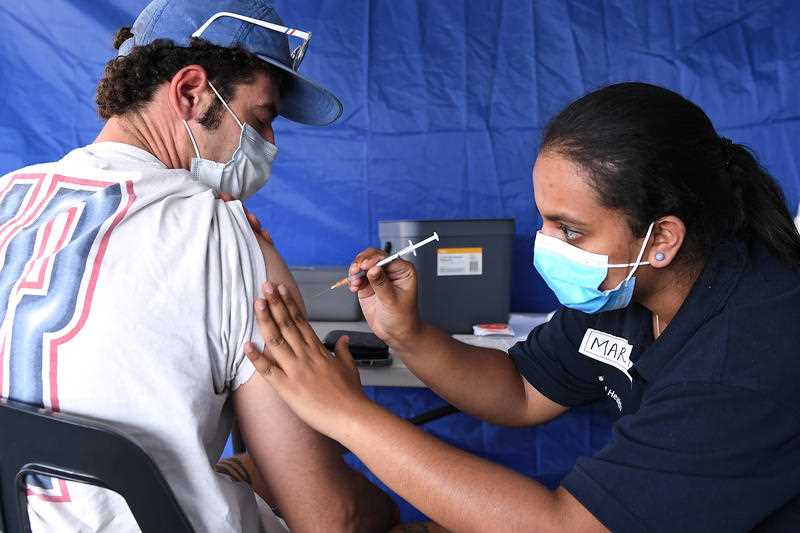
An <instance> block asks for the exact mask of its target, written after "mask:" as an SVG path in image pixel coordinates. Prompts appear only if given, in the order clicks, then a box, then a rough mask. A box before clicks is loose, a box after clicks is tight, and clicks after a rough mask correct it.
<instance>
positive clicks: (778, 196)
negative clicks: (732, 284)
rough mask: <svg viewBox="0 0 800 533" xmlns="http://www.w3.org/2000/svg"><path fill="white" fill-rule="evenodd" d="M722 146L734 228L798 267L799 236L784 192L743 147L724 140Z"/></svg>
mask: <svg viewBox="0 0 800 533" xmlns="http://www.w3.org/2000/svg"><path fill="white" fill-rule="evenodd" d="M722 143H723V146H724V147H725V149H724V151H723V153H724V154H725V157H726V158H727V161H726V164H725V169H724V171H725V172H727V174H728V176H729V177H730V180H731V188H732V193H733V194H732V196H733V198H734V200H735V218H734V228H736V230H737V232H738V233H739V235H740V236H741V237H744V238H752V239H757V240H759V241H761V242H762V243H763V244H764V245H765V246H766V247H767V248H768V249H769V250H770V252H771V253H772V254H773V255H774V256H775V257H777V258H778V259H780V260H781V261H782V262H783V263H785V264H786V265H787V266H791V267H795V268H796V267H800V233H798V230H797V227H796V226H795V224H794V221H793V220H792V215H791V214H790V213H789V210H788V208H787V206H786V198H785V197H784V195H783V191H782V190H781V188H780V187H779V186H778V184H777V183H776V182H775V180H774V179H773V178H772V176H770V175H769V174H768V173H767V172H766V170H764V168H763V167H762V166H761V165H760V164H759V163H758V161H756V158H755V157H754V156H753V153H752V152H751V151H750V150H749V149H748V148H747V147H746V146H743V145H741V144H736V143H734V142H732V141H731V140H730V139H727V138H722Z"/></svg>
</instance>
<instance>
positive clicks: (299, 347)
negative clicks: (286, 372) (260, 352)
mask: <svg viewBox="0 0 800 533" xmlns="http://www.w3.org/2000/svg"><path fill="white" fill-rule="evenodd" d="M262 290H263V292H264V298H266V300H267V306H268V307H269V314H270V315H272V320H273V321H274V323H275V324H276V325H277V326H278V331H279V332H280V335H281V337H283V338H284V339H286V341H287V342H288V343H289V345H290V346H291V348H292V350H293V354H294V355H297V354H298V353H300V352H302V351H303V348H304V347H305V346H306V341H305V339H304V338H303V334H302V333H301V332H300V330H299V329H298V327H297V324H296V323H295V321H294V319H293V318H292V316H291V315H290V314H289V310H288V309H287V308H286V304H284V302H283V298H281V296H280V294H279V293H278V290H277V287H276V286H275V285H274V284H273V283H271V282H269V281H267V282H266V283H264V285H263V286H262ZM270 349H272V347H270Z"/></svg>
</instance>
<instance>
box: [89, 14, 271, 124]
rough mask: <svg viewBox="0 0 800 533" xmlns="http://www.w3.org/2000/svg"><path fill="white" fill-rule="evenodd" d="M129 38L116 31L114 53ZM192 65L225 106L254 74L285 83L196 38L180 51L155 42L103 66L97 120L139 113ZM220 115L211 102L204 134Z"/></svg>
mask: <svg viewBox="0 0 800 533" xmlns="http://www.w3.org/2000/svg"><path fill="white" fill-rule="evenodd" d="M132 36H133V34H132V33H131V30H130V28H121V29H120V30H119V31H118V32H117V34H116V35H115V36H114V48H116V49H119V47H120V45H121V44H122V43H123V42H124V41H125V40H126V39H128V38H129V37H132ZM192 64H196V65H200V66H201V67H203V68H204V69H206V72H207V73H208V79H209V80H211V82H212V83H213V84H214V87H216V88H217V90H218V91H219V92H220V94H221V95H222V97H223V98H225V99H226V100H228V99H230V98H231V96H232V95H233V91H234V88H235V86H236V84H238V83H251V82H252V81H253V80H254V79H255V76H256V74H257V73H258V72H259V71H261V72H265V73H267V74H268V75H269V76H270V77H271V78H272V80H273V83H278V84H279V86H280V84H282V81H283V79H284V75H283V74H282V73H281V71H280V70H278V69H276V68H274V67H272V66H271V65H268V64H267V63H265V62H263V61H261V60H260V59H259V58H258V57H257V56H256V55H254V54H252V53H250V52H248V51H247V50H245V49H244V48H242V47H240V46H234V47H230V48H225V47H221V46H216V45H214V44H211V43H209V42H208V41H205V40H203V39H196V38H195V39H192V40H191V43H190V46H188V47H181V46H177V45H176V44H175V43H174V42H172V41H171V40H169V39H159V40H155V41H153V42H152V43H149V44H146V45H144V46H137V47H135V48H134V49H133V50H132V51H131V53H130V54H128V55H126V56H122V57H118V58H116V59H112V60H111V61H109V62H108V63H106V68H105V71H104V72H103V77H102V79H101V80H100V84H99V85H98V86H97V96H96V102H97V112H98V114H99V115H100V116H101V117H102V118H104V119H106V120H108V119H109V118H111V117H112V116H114V115H122V114H125V113H128V112H130V111H138V110H139V109H141V108H142V107H143V106H144V105H145V104H147V103H148V102H149V101H150V99H151V98H152V97H153V93H155V91H156V89H157V88H158V87H159V86H160V85H161V84H162V83H164V82H166V81H169V80H170V79H171V78H172V76H174V75H175V73H176V72H178V71H179V70H180V69H182V68H183V67H185V66H186V65H192ZM222 110H223V108H222V103H221V102H220V101H219V99H216V98H215V99H214V103H213V104H211V106H210V107H209V109H208V111H207V112H206V114H205V115H204V116H203V117H202V118H201V119H200V120H199V122H200V123H201V124H202V125H203V126H205V127H206V128H209V129H214V128H216V127H217V126H219V122H220V120H221V118H222Z"/></svg>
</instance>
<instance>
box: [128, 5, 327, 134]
mask: <svg viewBox="0 0 800 533" xmlns="http://www.w3.org/2000/svg"><path fill="white" fill-rule="evenodd" d="M215 15H217V16H216V17H215ZM237 17H242V18H237ZM243 19H250V20H243ZM260 22H266V23H271V24H273V25H278V26H283V25H284V24H283V21H282V20H281V18H280V16H278V13H277V12H276V11H275V7H274V6H273V5H272V3H270V2H267V1H265V0H213V1H208V0H207V1H203V0H153V1H152V2H150V3H149V4H148V5H147V7H145V8H144V9H143V10H142V12H141V13H140V14H139V16H138V17H137V18H136V21H135V22H134V23H133V27H132V28H131V33H133V37H131V38H129V39H128V40H126V41H124V42H123V43H122V45H120V47H119V53H118V54H117V57H121V56H125V55H128V54H129V53H130V52H131V50H133V48H134V47H135V46H142V45H145V44H148V43H151V42H153V41H155V40H156V39H170V40H172V41H173V42H174V43H175V44H177V45H178V46H189V43H190V41H191V38H192V34H193V33H195V32H197V31H198V30H199V29H201V28H203V30H202V33H201V34H200V35H199V37H200V38H202V39H205V40H207V41H209V42H211V43H213V44H215V45H217V46H222V47H226V48H228V47H231V46H234V45H236V44H239V45H241V46H242V47H243V48H244V49H245V50H247V51H249V52H251V53H253V54H255V55H256V56H258V58H259V59H261V60H262V61H264V62H265V63H269V64H270V65H272V66H274V67H276V68H278V69H280V70H282V71H283V72H285V73H286V74H287V76H286V79H285V81H284V84H285V85H284V86H283V88H282V91H281V92H282V95H281V101H280V105H279V106H278V114H279V115H281V116H283V117H286V118H287V119H289V120H292V121H294V122H299V123H301V124H310V125H314V126H325V125H328V124H330V123H332V122H333V121H335V120H336V119H337V118H339V116H341V114H342V102H341V101H340V100H339V99H338V98H337V97H336V96H334V95H333V93H331V92H330V91H328V90H327V89H325V88H324V87H322V86H320V85H318V84H316V83H314V82H313V81H311V80H309V79H308V78H305V77H303V76H301V75H300V74H299V73H298V72H297V68H298V66H299V63H300V60H302V56H303V54H304V53H305V49H306V48H305V47H306V46H307V45H308V39H305V40H304V42H303V45H302V46H301V47H298V49H297V50H295V51H294V52H292V53H290V52H289V39H288V37H287V35H292V34H297V35H302V36H308V38H310V37H311V35H310V34H307V33H305V32H302V31H299V30H293V29H290V28H283V30H284V31H280V30H278V31H276V30H275V29H269V28H266V27H262V26H259V25H258V23H260Z"/></svg>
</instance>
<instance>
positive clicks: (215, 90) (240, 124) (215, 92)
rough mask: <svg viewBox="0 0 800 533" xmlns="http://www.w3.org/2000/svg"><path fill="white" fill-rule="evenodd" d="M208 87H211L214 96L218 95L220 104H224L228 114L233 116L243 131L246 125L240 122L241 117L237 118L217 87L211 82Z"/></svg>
mask: <svg viewBox="0 0 800 533" xmlns="http://www.w3.org/2000/svg"><path fill="white" fill-rule="evenodd" d="M208 86H209V87H211V90H212V91H214V94H216V95H217V98H219V101H220V102H222V105H224V106H225V109H227V110H228V113H230V114H231V115H232V116H233V120H235V121H236V123H237V124H238V125H239V127H240V128H241V129H244V124H242V121H241V120H239V117H237V116H236V113H234V112H233V110H231V108H230V107H228V104H227V103H226V102H225V100H223V98H222V96H220V94H219V92H218V91H217V88H216V87H214V86H213V85H212V84H211V82H210V81H209V82H208Z"/></svg>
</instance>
